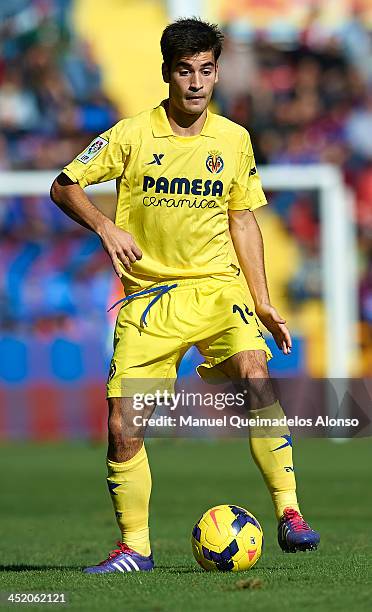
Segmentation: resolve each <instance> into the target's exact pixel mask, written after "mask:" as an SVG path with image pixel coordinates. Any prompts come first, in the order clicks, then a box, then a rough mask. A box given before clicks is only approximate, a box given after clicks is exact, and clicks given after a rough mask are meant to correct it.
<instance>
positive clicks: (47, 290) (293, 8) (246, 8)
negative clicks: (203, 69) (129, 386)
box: [0, 0, 372, 440]
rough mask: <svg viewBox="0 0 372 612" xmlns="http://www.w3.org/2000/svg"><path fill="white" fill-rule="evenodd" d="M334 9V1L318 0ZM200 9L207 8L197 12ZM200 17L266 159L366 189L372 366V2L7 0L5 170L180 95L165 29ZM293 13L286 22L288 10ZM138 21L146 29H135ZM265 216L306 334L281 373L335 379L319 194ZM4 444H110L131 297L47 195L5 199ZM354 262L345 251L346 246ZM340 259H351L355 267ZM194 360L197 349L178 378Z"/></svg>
mask: <svg viewBox="0 0 372 612" xmlns="http://www.w3.org/2000/svg"><path fill="white" fill-rule="evenodd" d="M322 4H326V7H325V8H324V7H323V8H322ZM194 8H195V10H194ZM186 10H187V14H193V13H197V14H201V15H202V16H203V17H206V18H209V19H211V20H216V21H218V22H219V23H221V24H224V31H225V33H226V45H225V51H224V54H223V56H222V58H221V69H222V70H221V78H220V83H219V85H218V87H217V90H216V95H215V99H214V105H215V107H216V109H217V110H218V111H219V112H221V113H222V114H225V115H226V116H228V117H229V118H231V119H232V120H233V121H236V122H238V123H240V124H241V125H244V126H245V127H247V128H248V129H249V130H250V131H251V133H252V137H253V144H254V149H255V154H256V160H257V163H258V164H260V165H268V164H271V165H277V164H282V163H287V164H292V163H296V164H299V163H300V164H303V165H304V171H306V165H307V164H311V163H331V164H335V165H336V166H338V167H339V168H341V170H342V173H343V176H344V179H345V182H346V184H347V185H348V186H349V187H350V189H351V190H352V192H353V194H354V201H355V207H354V211H353V222H354V223H355V225H356V228H357V236H358V304H359V311H358V322H357V327H356V330H355V333H356V334H357V338H358V354H357V358H356V361H355V364H354V367H353V372H351V374H353V375H355V376H368V374H369V373H370V372H371V367H372V349H371V326H370V324H371V320H372V264H371V250H372V206H371V202H372V138H371V136H370V135H371V133H372V35H371V25H372V8H371V6H370V3H369V2H367V0H365V1H362V0H360V1H357V2H354V1H351V0H350V1H348V0H342V1H340V0H339V1H338V2H336V1H329V2H327V3H319V5H318V6H317V5H316V4H315V3H314V2H311V1H306V0H301V1H300V0H291V1H290V0H275V1H273V0H270V1H269V0H267V1H265V0H260V2H256V1H254V0H245V1H243V0H241V1H240V2H237V1H236V2H234V3H231V2H226V1H224V0H219V1H217V2H212V1H209V2H208V1H207V0H205V1H204V2H194V3H188V5H187V9H186V8H185V5H184V3H182V2H165V1H161V0H151V1H150V0H143V1H137V2H135V1H131V0H128V1H122V2H118V1H117V0H105V2H97V1H94V0H74V1H73V0H49V1H47V0H32V1H31V0H13V2H12V3H1V4H0V23H1V25H0V32H1V44H0V128H1V132H0V181H1V171H7V170H25V169H27V170H56V171H58V170H59V169H60V168H62V167H63V165H64V164H65V163H66V162H68V161H69V160H71V159H72V158H73V157H74V156H75V155H76V154H77V153H78V152H80V151H81V150H82V149H83V148H84V147H85V146H86V145H87V144H88V143H89V141H90V140H91V139H92V138H93V137H94V136H95V135H96V134H97V133H99V132H102V131H103V130H105V129H107V128H108V127H109V126H111V125H112V124H113V123H114V122H116V121H117V120H118V119H119V118H120V117H123V116H130V115H132V114H134V113H136V112H139V111H141V110H143V109H145V108H147V107H149V106H151V105H156V104H157V103H158V102H159V100H161V99H162V98H163V97H165V95H166V88H165V86H164V84H162V83H161V80H160V64H161V57H160V51H159V36H160V33H161V31H162V29H163V27H164V26H165V25H166V23H167V22H168V21H169V19H171V18H173V17H175V16H178V15H185V14H186V12H185V11H186ZM283 14H285V15H286V20H285V21H284V20H283V19H282V18H281V16H282V15H283ZM138 32H140V33H141V35H140V36H139V35H138ZM269 196H270V206H269V207H267V210H264V211H262V212H260V215H259V221H260V223H261V224H262V227H263V232H264V239H265V245H266V259H267V269H268V276H269V286H270V290H271V297H272V301H273V303H274V304H275V305H276V306H277V308H278V310H279V312H281V313H283V314H285V316H286V318H287V320H288V321H289V325H290V328H291V330H292V333H293V338H294V350H293V352H292V355H291V356H290V357H284V356H282V355H281V354H280V353H279V351H277V350H275V349H274V346H273V342H272V341H271V340H270V339H269V343H270V346H271V348H272V349H273V350H274V351H275V359H274V360H273V362H272V363H271V364H270V369H271V372H272V374H274V375H278V376H300V375H304V374H305V375H310V376H314V377H322V376H324V375H325V373H326V372H325V362H324V305H323V295H322V287H321V269H320V251H319V249H320V219H319V202H318V197H317V193H316V192H315V191H314V192H312V191H311V192H310V191H308V192H299V191H297V192H293V191H291V190H290V189H288V191H281V192H273V193H271V194H269ZM0 244H1V257H0V319H1V323H0V325H1V329H0V406H1V408H0V438H2V439H4V440H6V439H24V438H30V439H58V438H78V439H80V438H89V439H100V438H101V437H102V436H103V435H104V430H105V418H106V417H105V414H106V408H105V399H104V383H105V378H106V372H107V366H108V360H109V355H110V348H109V345H110V335H111V326H112V321H110V320H109V319H108V317H107V314H106V309H107V307H108V305H109V304H110V303H112V302H113V301H115V297H116V295H117V293H118V291H119V290H120V288H119V287H118V286H117V282H116V280H115V278H114V276H113V273H112V270H111V267H110V265H109V260H108V257H107V256H106V254H105V253H104V251H103V250H102V248H101V246H100V242H99V240H98V239H97V238H96V236H95V235H93V234H91V233H89V232H87V231H86V230H84V229H83V228H80V226H78V225H76V224H74V223H73V222H72V221H70V220H69V219H68V218H67V217H65V216H64V215H63V214H62V213H61V212H60V211H59V210H58V209H57V208H56V207H55V206H54V205H53V204H52V203H51V202H50V199H49V197H48V196H44V197H36V196H29V197H19V196H15V195H14V196H9V197H2V198H1V200H0ZM345 257H347V254H345ZM342 264H343V262H340V266H342ZM197 359H198V356H197V354H196V353H195V352H193V353H191V354H189V355H188V357H187V358H186V359H185V360H184V362H183V364H182V372H183V373H188V372H190V371H192V368H193V367H194V365H195V363H196V361H197Z"/></svg>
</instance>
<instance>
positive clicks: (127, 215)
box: [63, 103, 267, 295]
mask: <svg viewBox="0 0 372 612" xmlns="http://www.w3.org/2000/svg"><path fill="white" fill-rule="evenodd" d="M63 172H64V173H65V174H67V176H68V177H69V178H70V179H71V180H72V181H74V182H77V183H79V185H80V186H81V187H83V188H84V187H86V186H87V185H91V184H95V183H100V182H103V181H108V180H111V179H116V188H117V208H116V218H115V224H116V225H117V226H119V227H120V228H122V229H123V230H126V231H128V232H130V233H131V234H132V236H133V238H134V240H135V242H136V244H137V245H138V247H139V248H140V249H141V251H142V254H143V256H142V259H141V260H139V261H137V262H135V263H134V264H132V271H131V272H127V271H126V270H125V268H124V266H122V272H123V277H122V282H123V284H124V289H125V293H126V294H127V295H128V294H130V293H133V292H135V291H138V290H139V289H142V288H146V287H149V286H151V285H153V284H158V283H159V282H168V281H170V280H172V279H184V278H198V277H202V276H206V277H210V276H221V277H223V276H236V274H237V268H236V266H235V265H234V264H233V257H232V253H231V247H230V238H229V233H228V210H244V209H248V210H254V209H256V208H258V207H259V206H262V205H263V204H266V203H267V202H266V198H265V195H264V193H263V191H262V186H261V181H260V178H259V175H258V173H257V169H256V165H255V160H254V155H253V150H252V145H251V141H250V137H249V134H248V132H247V131H246V130H245V129H244V128H242V127H241V126H239V125H237V124H236V123H233V122H232V121H230V120H228V119H226V118H225V117H221V116H219V115H216V114H214V113H211V112H209V111H208V112H207V117H206V121H205V123H204V126H203V129H202V131H201V132H200V134H198V135H197V136H190V137H182V136H177V135H175V134H174V133H173V131H172V129H171V126H170V124H169V121H168V118H167V115H166V112H165V108H164V105H163V103H162V104H160V105H159V106H157V107H156V108H154V109H151V110H148V111H145V112H142V113H140V114H139V115H137V116H135V117H133V118H129V119H123V120H121V121H119V122H118V123H117V124H116V125H114V126H113V127H112V128H111V129H109V130H108V131H106V132H104V133H103V134H101V135H100V136H98V137H97V138H96V139H95V140H94V141H93V142H92V143H91V144H90V145H89V146H88V147H87V148H86V149H85V151H83V152H82V153H81V154H80V155H78V156H77V157H76V158H75V159H74V160H73V161H72V162H71V163H70V164H68V165H67V166H66V167H65V168H64V169H63Z"/></svg>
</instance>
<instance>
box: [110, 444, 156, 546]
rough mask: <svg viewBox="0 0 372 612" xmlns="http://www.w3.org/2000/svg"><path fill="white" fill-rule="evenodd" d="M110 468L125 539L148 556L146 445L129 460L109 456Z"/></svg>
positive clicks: (119, 519)
mask: <svg viewBox="0 0 372 612" xmlns="http://www.w3.org/2000/svg"><path fill="white" fill-rule="evenodd" d="M107 471H108V476H107V484H108V487H109V491H110V494H111V499H112V503H113V505H114V510H115V515H116V520H117V522H118V525H119V529H120V531H121V533H122V541H123V542H125V543H126V544H127V545H128V546H129V547H130V548H133V550H135V551H136V552H138V553H140V554H141V555H145V556H146V557H147V556H148V555H149V554H150V552H151V548H150V538H149V526H148V519H149V501H150V494H151V473H150V467H149V463H148V460H147V453H146V449H145V446H144V445H143V446H142V448H141V450H140V451H138V453H137V454H136V455H134V457H132V459H129V461H124V462H123V463H116V462H115V461H111V459H107Z"/></svg>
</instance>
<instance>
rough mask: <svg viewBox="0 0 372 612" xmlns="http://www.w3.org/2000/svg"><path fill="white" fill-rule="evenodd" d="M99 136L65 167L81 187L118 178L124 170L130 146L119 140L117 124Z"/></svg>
mask: <svg viewBox="0 0 372 612" xmlns="http://www.w3.org/2000/svg"><path fill="white" fill-rule="evenodd" d="M118 125H119V124H117V125H116V126H113V127H112V128H110V129H109V130H107V131H106V132H104V133H103V134H100V136H97V138H95V139H94V140H93V141H92V142H91V143H90V144H89V145H88V146H87V148H86V149H84V151H83V152H82V153H80V154H79V155H78V156H77V157H75V159H74V160H73V161H72V162H71V163H70V164H68V165H67V166H65V168H63V172H64V174H67V176H68V177H69V178H70V179H71V180H72V181H74V183H79V185H80V187H86V186H87V185H93V184H96V183H103V182H105V181H110V180H111V179H115V178H118V177H119V176H121V175H122V174H123V172H124V164H125V159H126V156H127V155H128V154H129V146H128V145H125V144H124V143H121V142H119V140H120V139H119V137H118V129H117V126H118Z"/></svg>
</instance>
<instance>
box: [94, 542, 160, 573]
mask: <svg viewBox="0 0 372 612" xmlns="http://www.w3.org/2000/svg"><path fill="white" fill-rule="evenodd" d="M117 545H118V547H119V548H115V550H112V551H111V552H110V554H109V556H108V557H107V559H105V560H104V561H101V563H98V565H92V566H90V567H86V568H85V569H84V570H83V571H84V572H85V573H86V574H108V573H113V572H119V573H121V574H125V573H128V572H149V571H151V570H153V569H154V567H155V565H154V560H153V558H152V554H150V555H149V556H148V557H143V556H142V555H140V554H139V553H137V552H136V551H135V550H132V549H131V548H129V546H127V545H126V544H124V543H123V542H117Z"/></svg>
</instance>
